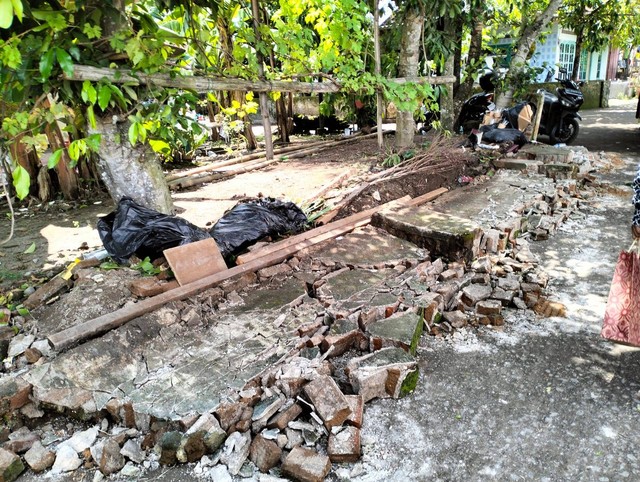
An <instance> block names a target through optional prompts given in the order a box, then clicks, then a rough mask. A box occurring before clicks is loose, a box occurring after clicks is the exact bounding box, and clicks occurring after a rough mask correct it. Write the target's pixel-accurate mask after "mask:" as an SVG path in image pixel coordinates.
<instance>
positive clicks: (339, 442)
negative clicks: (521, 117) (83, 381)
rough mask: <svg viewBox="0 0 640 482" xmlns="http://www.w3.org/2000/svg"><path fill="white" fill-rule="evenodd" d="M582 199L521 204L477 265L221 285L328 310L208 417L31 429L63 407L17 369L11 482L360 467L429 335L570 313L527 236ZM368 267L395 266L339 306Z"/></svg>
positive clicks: (314, 475)
mask: <svg viewBox="0 0 640 482" xmlns="http://www.w3.org/2000/svg"><path fill="white" fill-rule="evenodd" d="M579 199H580V193H579V192H578V190H577V188H576V185H575V183H564V184H563V185H558V186H557V188H556V190H555V191H554V192H547V193H545V194H541V195H540V196H539V197H538V198H537V199H535V200H534V201H533V202H530V203H527V204H523V205H522V206H520V207H518V208H517V209H516V212H517V213H518V214H521V216H514V218H513V220H512V222H511V223H510V224H509V225H504V224H501V225H497V226H493V227H492V228H490V229H484V231H482V232H481V233H480V234H479V236H477V237H476V238H474V239H473V242H472V244H471V246H470V247H469V249H471V251H472V252H471V255H470V256H469V257H468V258H470V259H471V260H470V261H466V262H465V260H454V261H447V258H446V257H433V258H432V257H431V256H433V254H431V256H430V253H427V252H424V256H421V257H416V258H414V259H403V260H401V261H398V262H395V263H383V264H381V265H375V266H357V265H349V264H344V263H336V262H331V261H326V260H319V259H317V258H316V257H315V256H314V252H313V251H308V252H300V253H299V254H298V255H296V256H294V257H293V258H292V259H290V260H289V261H287V262H286V263H282V264H279V265H275V266H272V267H268V268H264V269H263V270H261V271H259V272H258V273H257V275H252V276H245V277H244V278H243V279H244V281H243V282H242V283H228V284H227V286H226V288H225V287H224V286H223V287H218V288H212V291H215V296H214V297H215V298H216V299H219V300H220V303H221V304H224V303H225V302H227V301H229V300H232V299H234V297H238V294H239V293H240V294H241V293H242V290H251V289H254V288H253V286H251V285H249V286H244V285H247V284H248V283H251V282H252V281H257V282H260V281H262V282H264V281H267V280H269V279H272V278H278V277H287V276H294V275H300V276H306V277H308V282H307V286H308V293H309V295H310V296H311V297H313V298H316V300H318V301H320V302H321V304H322V305H323V307H324V311H323V312H320V313H317V314H316V318H315V319H312V320H301V321H305V322H304V323H302V324H301V325H300V326H299V327H298V329H297V330H296V332H295V334H294V335H295V337H296V340H295V348H294V349H293V350H292V351H291V352H290V353H289V354H288V356H286V357H284V358H282V359H280V360H279V362H278V363H276V364H274V365H273V366H272V367H270V368H269V369H267V370H265V371H264V372H263V373H261V374H260V375H259V376H256V377H254V378H253V379H252V380H251V381H250V382H249V383H247V384H246V385H245V386H244V387H243V388H242V390H239V391H238V392H237V393H236V394H235V395H233V396H230V397H229V398H228V399H227V400H226V401H224V402H222V403H220V404H219V405H218V407H217V408H215V409H214V410H212V411H211V412H209V413H204V414H201V415H197V416H196V415H194V416H190V417H183V418H182V419H180V420H177V421H175V420H162V419H157V418H155V417H153V416H149V415H145V414H143V413H139V412H137V411H136V409H135V407H134V406H133V405H132V404H131V403H130V402H128V401H127V400H120V399H115V398H114V399H112V400H111V401H109V403H107V405H106V407H105V410H99V411H96V412H95V413H89V414H87V413H84V414H83V416H85V417H87V419H86V420H84V421H83V423H82V424H80V423H74V424H71V425H69V426H68V427H66V426H65V427H62V428H59V427H54V426H52V425H43V426H42V427H38V428H37V429H33V430H30V429H28V428H27V427H28V426H33V424H34V421H36V420H38V419H39V418H41V417H45V416H46V413H45V412H51V411H55V410H56V407H55V406H49V405H47V404H46V403H43V401H42V400H39V398H38V394H37V393H34V391H33V389H32V386H31V385H30V384H28V383H26V382H25V381H24V380H23V379H22V378H21V377H20V376H19V375H20V374H19V373H15V372H13V373H11V374H9V375H7V376H4V377H2V378H0V414H1V415H2V416H3V418H4V419H5V420H7V421H10V422H11V423H8V424H7V426H6V427H4V428H3V429H0V442H2V449H0V480H7V481H11V480H14V479H15V478H16V477H17V476H18V475H19V474H20V473H21V472H22V471H23V470H24V469H25V464H26V465H27V466H29V467H30V468H31V469H32V470H33V471H35V472H40V471H44V470H48V469H51V471H52V472H56V473H62V472H67V471H70V470H76V469H78V468H83V469H85V470H89V469H92V470H95V474H96V475H95V477H94V480H99V479H100V477H102V476H106V475H111V474H116V473H118V474H122V475H127V476H135V475H136V474H140V473H142V472H144V471H146V470H153V469H155V468H157V467H158V466H159V465H160V464H165V465H171V464H175V463H185V462H194V463H196V466H195V469H194V470H195V471H196V472H197V473H201V474H205V473H206V474H208V475H210V476H213V477H214V480H215V478H216V475H218V476H220V477H224V476H225V475H224V474H226V475H227V476H228V474H232V475H235V474H242V475H245V476H246V475H247V474H248V475H249V476H251V474H252V473H253V471H254V470H256V469H257V470H259V471H260V472H263V473H266V472H269V473H270V474H272V475H273V477H279V476H281V475H282V476H286V477H290V478H292V479H294V480H300V481H315V480H318V481H319V480H324V478H325V477H326V475H327V474H328V473H329V471H330V470H331V466H332V464H333V463H337V464H340V463H350V462H355V461H357V460H358V459H359V457H360V455H361V450H362V448H361V442H360V427H361V424H362V418H363V410H364V404H365V403H367V402H369V401H370V400H372V399H375V398H388V397H392V398H398V397H401V396H404V395H406V394H408V393H410V392H411V391H412V390H413V389H414V388H415V386H416V384H417V382H418V364H417V361H416V359H415V356H416V355H417V350H418V344H419V340H420V337H421V335H422V333H423V331H425V330H426V331H427V332H428V333H430V334H432V335H436V336H444V335H447V334H449V333H452V332H454V331H455V330H456V329H460V328H462V327H464V326H467V325H472V326H475V325H492V326H494V327H499V326H500V325H502V324H503V323H504V318H503V310H505V309H525V308H532V309H534V310H535V311H536V312H538V313H540V314H544V315H545V316H558V315H562V314H563V309H564V308H563V307H562V305H560V304H557V303H553V302H550V301H548V300H546V298H545V297H544V289H545V287H546V283H547V277H546V275H545V274H544V273H543V272H541V271H540V270H539V269H538V267H537V263H536V261H535V259H534V257H533V256H532V254H531V252H530V251H529V248H528V241H527V236H528V237H531V238H533V239H543V238H544V237H545V233H546V235H547V236H548V235H549V234H552V233H553V230H555V229H556V228H557V226H558V225H559V224H560V223H561V222H562V221H563V220H564V219H566V217H567V216H568V215H569V214H570V213H571V212H572V211H575V210H576V209H577V207H578V203H579ZM527 223H528V224H527ZM374 224H376V225H381V224H383V223H382V222H380V223H375V222H374ZM365 229H369V230H374V228H365ZM523 233H529V234H527V235H526V236H524V237H523V236H521V235H522V234H523ZM365 235H366V233H365ZM364 270H366V271H369V272H376V271H380V272H382V271H384V272H385V273H386V274H385V279H384V280H383V281H382V282H380V283H378V284H377V285H375V286H373V288H372V287H368V288H367V290H365V291H367V292H366V293H364V294H363V292H362V291H361V292H357V293H355V294H353V295H352V296H349V297H347V298H344V299H338V298H336V295H335V292H334V291H333V290H332V286H334V285H333V284H332V283H333V282H334V281H336V280H338V279H340V278H344V279H347V278H348V277H349V276H352V275H356V276H359V275H360V273H361V272H362V271H364ZM388 273H392V275H388ZM372 289H373V292H372V291H371V290H372ZM301 302H302V303H304V302H305V301H304V300H301ZM185 311H186V312H189V310H185ZM184 315H185V314H184V313H183V314H182V315H181V316H184ZM43 342H46V340H38V339H36V337H35V336H33V335H24V334H23V335H18V336H16V337H13V338H12V340H11V342H10V343H9V346H8V351H9V352H10V353H11V354H12V358H11V360H10V364H9V365H6V364H5V368H7V369H11V368H12V367H14V368H13V369H15V367H22V368H23V369H24V368H25V367H28V366H29V365H30V364H36V363H39V360H42V359H43V357H44V358H46V357H48V356H55V354H53V353H50V350H49V348H48V346H45V344H46V343H43ZM9 427H12V429H9ZM87 427H88V428H87ZM247 461H250V462H251V463H247ZM269 480H277V479H275V478H271V479H269Z"/></svg>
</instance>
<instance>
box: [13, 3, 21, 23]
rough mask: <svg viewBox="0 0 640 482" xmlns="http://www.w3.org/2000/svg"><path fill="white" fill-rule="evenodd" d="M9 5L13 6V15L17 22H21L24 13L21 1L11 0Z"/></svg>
mask: <svg viewBox="0 0 640 482" xmlns="http://www.w3.org/2000/svg"><path fill="white" fill-rule="evenodd" d="M11 4H12V5H13V13H14V14H15V16H16V17H18V20H20V21H21V22H22V12H23V11H24V7H23V6H22V1H21V0H11Z"/></svg>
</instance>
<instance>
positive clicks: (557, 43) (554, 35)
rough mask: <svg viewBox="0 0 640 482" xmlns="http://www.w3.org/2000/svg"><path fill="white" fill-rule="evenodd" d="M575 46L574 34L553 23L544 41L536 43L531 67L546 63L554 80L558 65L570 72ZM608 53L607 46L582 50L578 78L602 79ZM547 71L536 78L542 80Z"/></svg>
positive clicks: (544, 78) (545, 77)
mask: <svg viewBox="0 0 640 482" xmlns="http://www.w3.org/2000/svg"><path fill="white" fill-rule="evenodd" d="M575 48H576V36H575V34H573V33H571V32H569V31H567V30H563V29H562V28H560V27H559V26H558V25H555V26H554V27H553V30H552V31H551V33H550V34H549V35H547V37H546V38H545V41H544V42H542V43H538V44H536V51H535V54H534V55H533V58H532V60H531V62H530V64H531V66H532V67H542V66H543V65H545V63H546V65H547V66H548V69H551V70H552V79H553V80H555V78H556V77H557V75H558V67H559V66H562V67H564V68H565V69H567V72H569V73H571V72H572V70H573V58H574V55H575ZM608 55H609V47H606V48H605V49H603V50H602V51H600V52H584V53H583V54H582V59H581V64H580V70H581V73H582V75H580V80H604V79H605V77H606V67H607V58H608ZM548 73H549V70H546V71H545V72H543V73H542V74H540V75H539V76H538V78H537V80H538V82H544V81H545V80H546V79H547V74H548Z"/></svg>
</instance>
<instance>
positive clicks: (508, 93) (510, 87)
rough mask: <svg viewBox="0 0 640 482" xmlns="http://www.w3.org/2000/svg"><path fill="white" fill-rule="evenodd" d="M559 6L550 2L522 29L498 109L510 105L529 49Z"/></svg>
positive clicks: (559, 2) (556, 0)
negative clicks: (516, 80)
mask: <svg viewBox="0 0 640 482" xmlns="http://www.w3.org/2000/svg"><path fill="white" fill-rule="evenodd" d="M561 4H562V0H550V1H549V5H547V8H545V9H544V11H543V12H541V13H540V14H539V15H538V16H537V17H536V18H535V19H533V21H532V22H531V23H529V24H527V25H526V26H525V27H524V29H523V31H522V34H521V35H520V38H519V39H518V41H517V42H516V50H515V54H514V55H513V57H512V58H511V62H510V63H509V71H508V72H507V76H506V78H505V85H506V88H505V90H504V92H500V94H499V95H498V98H497V99H496V106H497V107H498V108H500V109H504V108H505V107H508V106H509V105H511V102H512V101H513V93H514V91H515V87H514V81H515V79H517V78H518V74H519V73H520V72H522V70H523V68H524V66H525V65H526V62H527V60H528V58H529V52H530V51H531V47H533V45H534V44H535V42H536V40H537V39H538V37H539V36H540V32H541V31H542V30H543V29H544V28H545V27H546V26H547V25H548V24H549V22H551V20H552V19H553V16H554V15H555V14H556V12H557V11H558V8H559V7H560V5H561Z"/></svg>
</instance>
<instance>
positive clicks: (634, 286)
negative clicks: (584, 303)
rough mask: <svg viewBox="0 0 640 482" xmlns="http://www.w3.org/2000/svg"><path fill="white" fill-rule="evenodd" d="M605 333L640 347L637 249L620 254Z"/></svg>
mask: <svg viewBox="0 0 640 482" xmlns="http://www.w3.org/2000/svg"><path fill="white" fill-rule="evenodd" d="M602 336H603V337H604V338H607V339H609V340H612V341H617V342H621V343H625V344H629V345H634V346H640V257H639V256H638V252H637V251H632V252H629V251H622V252H621V253H620V256H618V264H616V270H615V272H614V273H613V281H612V282H611V291H609V299H608V301H607V308H606V310H605V313H604V324H603V327H602Z"/></svg>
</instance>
